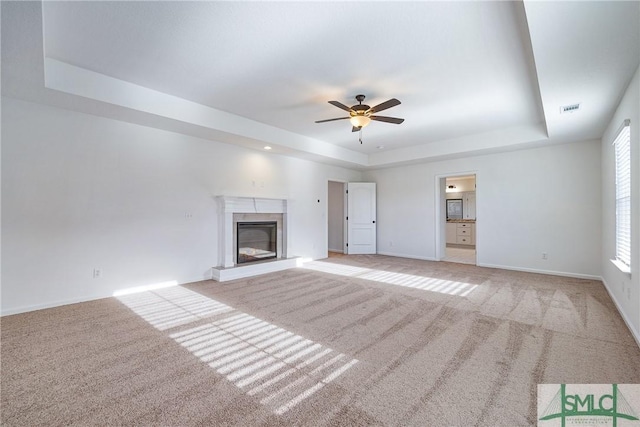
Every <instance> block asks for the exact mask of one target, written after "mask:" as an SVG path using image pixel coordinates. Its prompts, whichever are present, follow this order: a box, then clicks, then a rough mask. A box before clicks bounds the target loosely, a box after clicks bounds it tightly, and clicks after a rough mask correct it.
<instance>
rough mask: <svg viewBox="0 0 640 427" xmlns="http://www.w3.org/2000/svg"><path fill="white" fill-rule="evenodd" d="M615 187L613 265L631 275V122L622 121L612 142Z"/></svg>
mask: <svg viewBox="0 0 640 427" xmlns="http://www.w3.org/2000/svg"><path fill="white" fill-rule="evenodd" d="M612 145H613V148H614V166H615V169H614V186H615V257H614V258H613V259H612V260H611V262H613V264H614V265H615V266H616V267H618V268H619V269H620V270H621V271H622V272H624V273H631V218H632V216H631V121H630V120H629V119H627V120H624V121H623V122H622V125H621V126H620V128H618V131H617V132H616V137H615V139H614V140H613V143H612Z"/></svg>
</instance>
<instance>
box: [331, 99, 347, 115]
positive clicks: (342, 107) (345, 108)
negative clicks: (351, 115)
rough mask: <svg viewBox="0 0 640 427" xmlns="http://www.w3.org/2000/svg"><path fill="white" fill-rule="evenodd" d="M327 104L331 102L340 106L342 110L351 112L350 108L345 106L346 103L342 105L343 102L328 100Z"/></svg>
mask: <svg viewBox="0 0 640 427" xmlns="http://www.w3.org/2000/svg"><path fill="white" fill-rule="evenodd" d="M329 104H331V105H335V106H336V107H338V108H341V109H343V110H344V111H348V112H351V108H349V107H347V106H346V105H344V104H343V103H341V102H338V101H329Z"/></svg>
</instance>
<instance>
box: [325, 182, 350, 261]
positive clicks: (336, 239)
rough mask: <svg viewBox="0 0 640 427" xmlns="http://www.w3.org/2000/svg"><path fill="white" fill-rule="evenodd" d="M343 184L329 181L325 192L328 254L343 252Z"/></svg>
mask: <svg viewBox="0 0 640 427" xmlns="http://www.w3.org/2000/svg"><path fill="white" fill-rule="evenodd" d="M345 185H346V184H345V183H344V182H338V181H329V188H328V190H327V235H328V236H327V238H328V241H327V248H328V249H329V252H334V253H340V254H343V253H344V252H345V250H344V249H345V240H346V239H345V228H344V218H345V200H344V199H345Z"/></svg>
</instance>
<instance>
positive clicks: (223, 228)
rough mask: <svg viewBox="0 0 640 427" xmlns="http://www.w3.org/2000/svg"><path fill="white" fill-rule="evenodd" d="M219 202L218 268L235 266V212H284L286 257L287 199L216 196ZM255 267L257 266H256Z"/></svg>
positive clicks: (282, 255) (283, 251)
mask: <svg viewBox="0 0 640 427" xmlns="http://www.w3.org/2000/svg"><path fill="white" fill-rule="evenodd" d="M215 199H216V202H217V204H218V227H219V244H220V246H219V248H218V254H219V256H218V268H224V269H227V268H231V267H234V266H235V259H234V258H235V253H234V241H233V239H234V233H233V228H234V225H233V224H234V221H233V215H234V214H282V254H279V258H286V257H287V254H288V253H289V252H288V243H287V234H288V233H287V228H288V225H287V201H286V200H285V199H266V198H258V197H229V196H216V198H215ZM254 269H255V268H254Z"/></svg>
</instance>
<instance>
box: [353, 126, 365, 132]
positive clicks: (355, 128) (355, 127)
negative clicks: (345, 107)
mask: <svg viewBox="0 0 640 427" xmlns="http://www.w3.org/2000/svg"><path fill="white" fill-rule="evenodd" d="M360 129H362V126H354V127H352V128H351V132H358V131H359V130H360Z"/></svg>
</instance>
